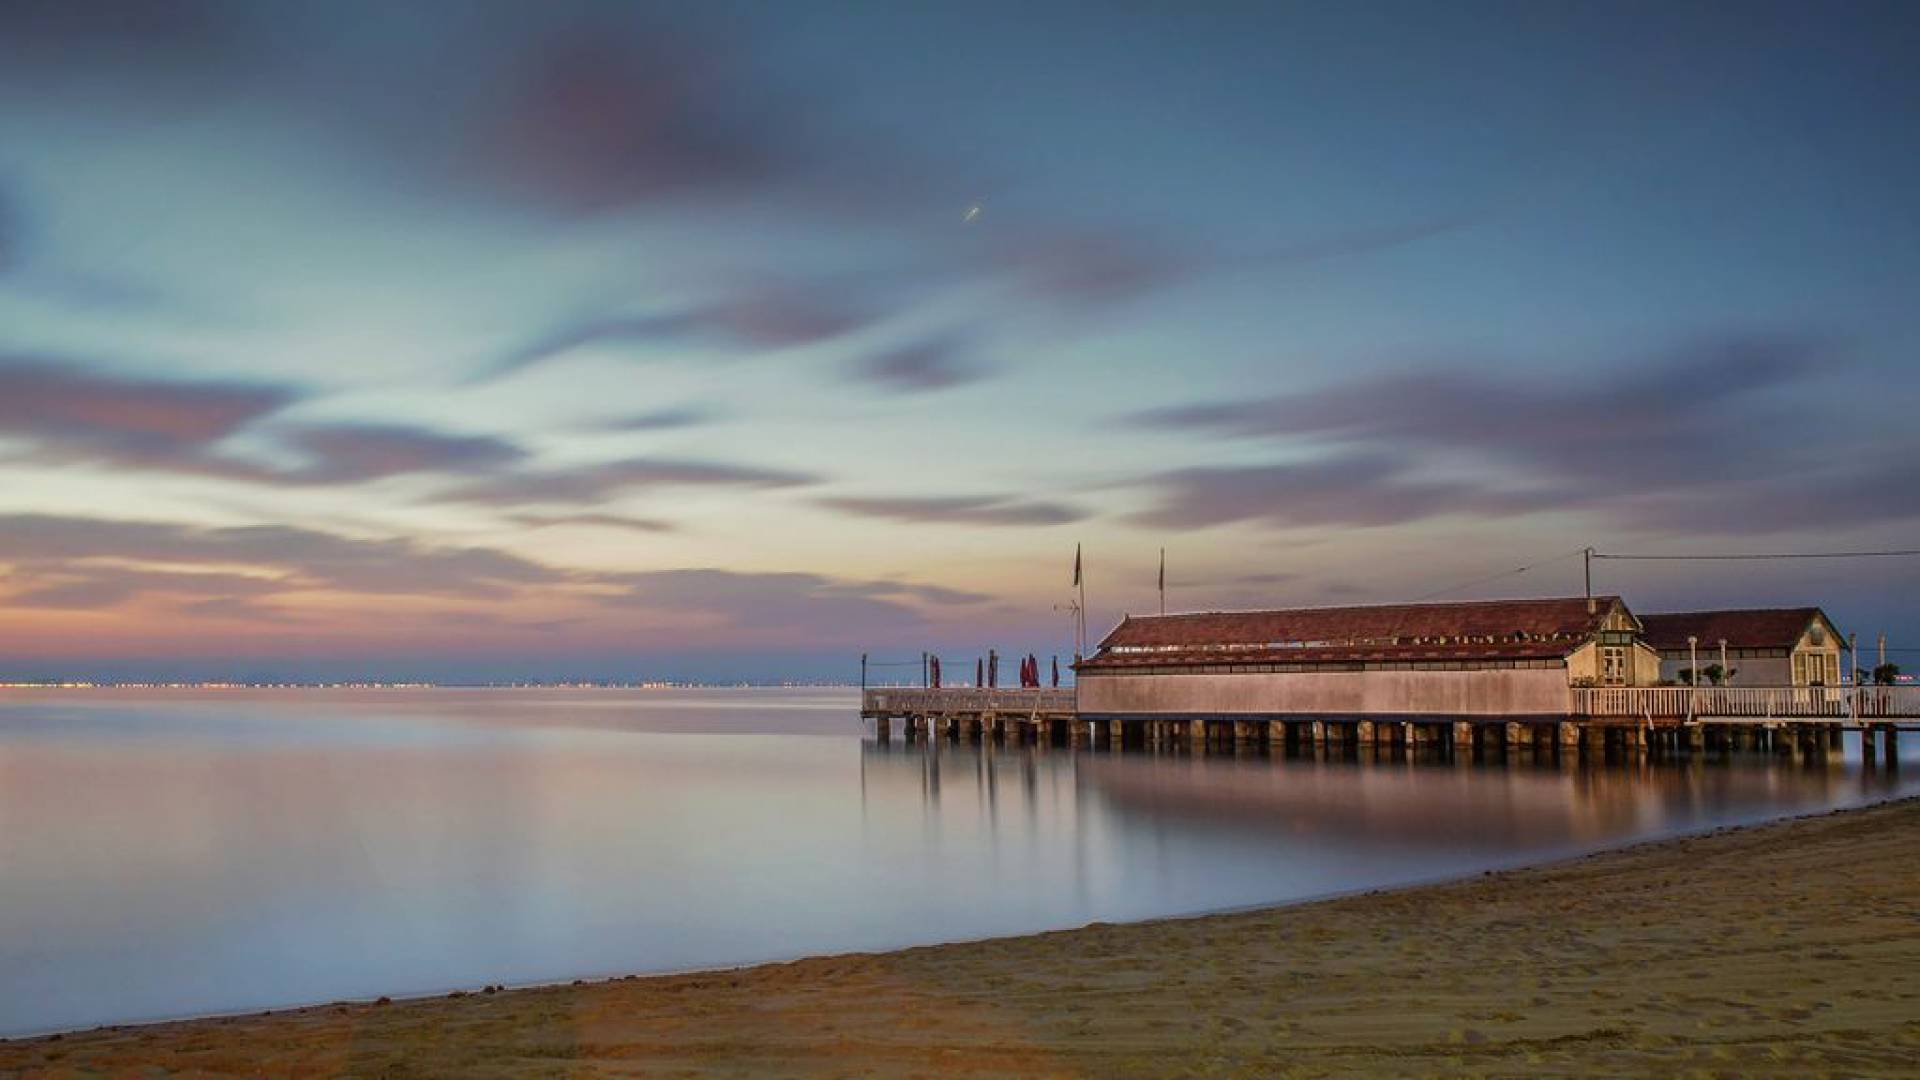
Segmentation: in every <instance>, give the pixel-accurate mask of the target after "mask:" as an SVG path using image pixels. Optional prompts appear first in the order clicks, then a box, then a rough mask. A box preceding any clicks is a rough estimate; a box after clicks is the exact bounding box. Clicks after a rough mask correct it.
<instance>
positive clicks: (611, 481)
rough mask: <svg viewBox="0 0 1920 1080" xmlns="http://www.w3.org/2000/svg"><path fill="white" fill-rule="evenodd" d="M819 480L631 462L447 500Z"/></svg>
mask: <svg viewBox="0 0 1920 1080" xmlns="http://www.w3.org/2000/svg"><path fill="white" fill-rule="evenodd" d="M816 481H817V478H816V477H813V476H810V475H808V474H806V473H799V472H791V471H787V470H783V469H764V468H758V467H755V466H751V465H734V464H728V463H725V462H717V461H686V460H675V459H668V458H628V459H626V460H623V461H613V462H606V463H604V464H597V465H586V466H581V467H579V468H572V469H549V470H545V471H534V472H519V473H510V474H506V475H502V476H497V477H494V478H492V479H488V480H483V481H479V482H477V483H473V484H467V485H464V486H461V487H456V488H454V489H453V490H451V491H448V492H446V493H444V494H442V495H441V496H440V500H441V501H443V502H459V503H476V504H483V505H491V506H541V505H564V504H580V503H595V502H599V501H601V500H603V499H606V498H609V497H611V496H614V495H620V494H625V493H627V492H632V491H640V490H646V489H650V488H671V487H723V488H724V487H731V488H748V489H767V488H785V487H800V486H803V485H806V484H811V483H815V482H816Z"/></svg>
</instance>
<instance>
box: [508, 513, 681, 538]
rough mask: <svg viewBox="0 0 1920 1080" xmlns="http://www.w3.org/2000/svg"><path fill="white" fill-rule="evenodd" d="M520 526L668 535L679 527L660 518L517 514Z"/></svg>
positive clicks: (607, 515)
mask: <svg viewBox="0 0 1920 1080" xmlns="http://www.w3.org/2000/svg"><path fill="white" fill-rule="evenodd" d="M512 520H513V521H515V522H517V523H518V524H521V525H525V526H528V527H529V528H535V529H551V528H557V527H561V526H580V527H584V528H594V529H619V530H624V531H626V532H642V533H666V532H673V531H674V530H675V528H676V527H677V526H675V525H674V524H673V522H671V521H662V520H660V519H658V518H639V517H627V516H625V515H622V514H515V515H513V518H512Z"/></svg>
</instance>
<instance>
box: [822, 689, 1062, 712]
mask: <svg viewBox="0 0 1920 1080" xmlns="http://www.w3.org/2000/svg"><path fill="white" fill-rule="evenodd" d="M860 711H861V712H863V713H888V714H891V715H895V716H899V715H902V714H907V713H943V712H947V713H987V712H993V713H1033V712H1050V713H1059V712H1072V711H1074V698H1073V689H1072V688H1071V687H1042V688H1039V689H1025V690H1019V689H1013V690H1010V689H1005V688H997V689H991V690H989V689H986V688H983V687H976V686H957V687H951V688H949V687H941V688H940V689H938V690H929V689H923V688H921V687H917V686H916V687H899V686H886V687H875V688H872V689H869V690H867V691H865V692H864V693H862V694H861V695H860Z"/></svg>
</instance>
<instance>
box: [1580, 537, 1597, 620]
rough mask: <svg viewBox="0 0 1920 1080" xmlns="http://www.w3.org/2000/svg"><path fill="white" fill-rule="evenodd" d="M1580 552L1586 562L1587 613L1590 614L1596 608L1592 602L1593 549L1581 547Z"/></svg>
mask: <svg viewBox="0 0 1920 1080" xmlns="http://www.w3.org/2000/svg"><path fill="white" fill-rule="evenodd" d="M1580 553H1581V554H1582V555H1585V556H1586V564H1587V614H1589V615H1592V614H1593V613H1594V611H1595V610H1596V609H1595V607H1594V603H1593V549H1592V548H1582V549H1581V552H1580Z"/></svg>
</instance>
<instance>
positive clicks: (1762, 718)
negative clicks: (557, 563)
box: [860, 686, 1920, 759]
mask: <svg viewBox="0 0 1920 1080" xmlns="http://www.w3.org/2000/svg"><path fill="white" fill-rule="evenodd" d="M860 715H861V716H862V717H863V718H864V719H869V720H872V721H874V723H875V734H876V736H877V737H878V738H880V739H882V740H886V739H889V738H890V737H891V732H892V725H893V723H894V722H895V721H899V722H901V723H902V725H903V727H904V730H905V733H906V736H907V738H909V739H916V738H934V737H938V738H950V739H956V740H959V739H966V740H973V739H980V740H1000V741H1009V742H1032V743H1036V744H1038V745H1043V746H1052V745H1067V746H1076V747H1077V746H1083V745H1085V746H1096V745H1104V746H1107V747H1109V748H1114V749H1118V748H1121V747H1127V746H1140V747H1145V748H1154V747H1176V746H1187V747H1192V748H1194V749H1196V750H1197V749H1203V748H1205V749H1216V748H1236V749H1250V748H1256V747H1279V746H1287V747H1309V746H1311V747H1320V746H1330V747H1338V746H1351V747H1363V748H1379V747H1393V748H1405V749H1407V750H1415V749H1431V750H1435V751H1438V752H1442V753H1445V754H1447V755H1450V756H1454V757H1465V758H1467V759H1471V757H1472V756H1473V755H1475V754H1487V753H1492V752H1507V753H1512V752H1515V751H1521V750H1525V751H1530V752H1541V753H1551V754H1554V755H1560V754H1563V753H1567V752H1572V753H1574V754H1576V755H1578V754H1600V755H1604V754H1605V753H1607V752H1609V751H1624V752H1640V751H1653V752H1659V751H1660V750H1662V749H1666V750H1672V751H1676V752H1677V751H1681V750H1692V751H1705V750H1712V749H1737V748H1745V749H1774V750H1779V751H1782V752H1790V751H1792V750H1795V749H1803V750H1806V751H1808V752H1815V751H1816V750H1817V751H1818V752H1821V753H1824V752H1826V751H1827V750H1829V749H1835V748H1837V747H1838V746H1839V745H1840V737H1841V733H1842V732H1843V731H1847V730H1858V731H1860V732H1862V733H1863V744H1862V745H1863V749H1864V752H1865V753H1866V754H1868V755H1869V756H1872V755H1874V754H1875V753H1876V748H1875V746H1874V743H1875V742H1876V741H1880V742H1884V744H1885V752H1886V754H1887V756H1888V758H1889V759H1892V757H1893V756H1894V755H1895V754H1896V753H1897V746H1898V732H1899V731H1900V730H1902V729H1907V728H1912V727H1916V726H1920V687H1912V686H1897V687H1879V686H1874V687H1866V686H1863V687H1818V686H1814V687H1697V688H1695V687H1680V686H1657V687H1597V688H1594V687H1575V688H1570V689H1569V690H1568V692H1567V698H1566V706H1565V709H1564V711H1561V712H1557V713H1552V714H1546V715H1527V716H1501V715H1488V716H1456V715H1438V714H1406V715H1401V714H1372V715H1339V716H1333V715H1313V716H1309V715H1295V714H1286V713H1255V712H1240V713H1217V714H1207V715H1149V714H1099V715H1096V714H1091V713H1083V712H1081V711H1079V709H1078V708H1077V706H1076V696H1075V693H1074V691H1073V690H1071V689H988V688H980V687H954V688H941V689H923V688H918V687H875V688H870V689H867V690H865V691H863V693H862V696H861V703H860ZM1468 751H1470V753H1469V752H1468Z"/></svg>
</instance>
